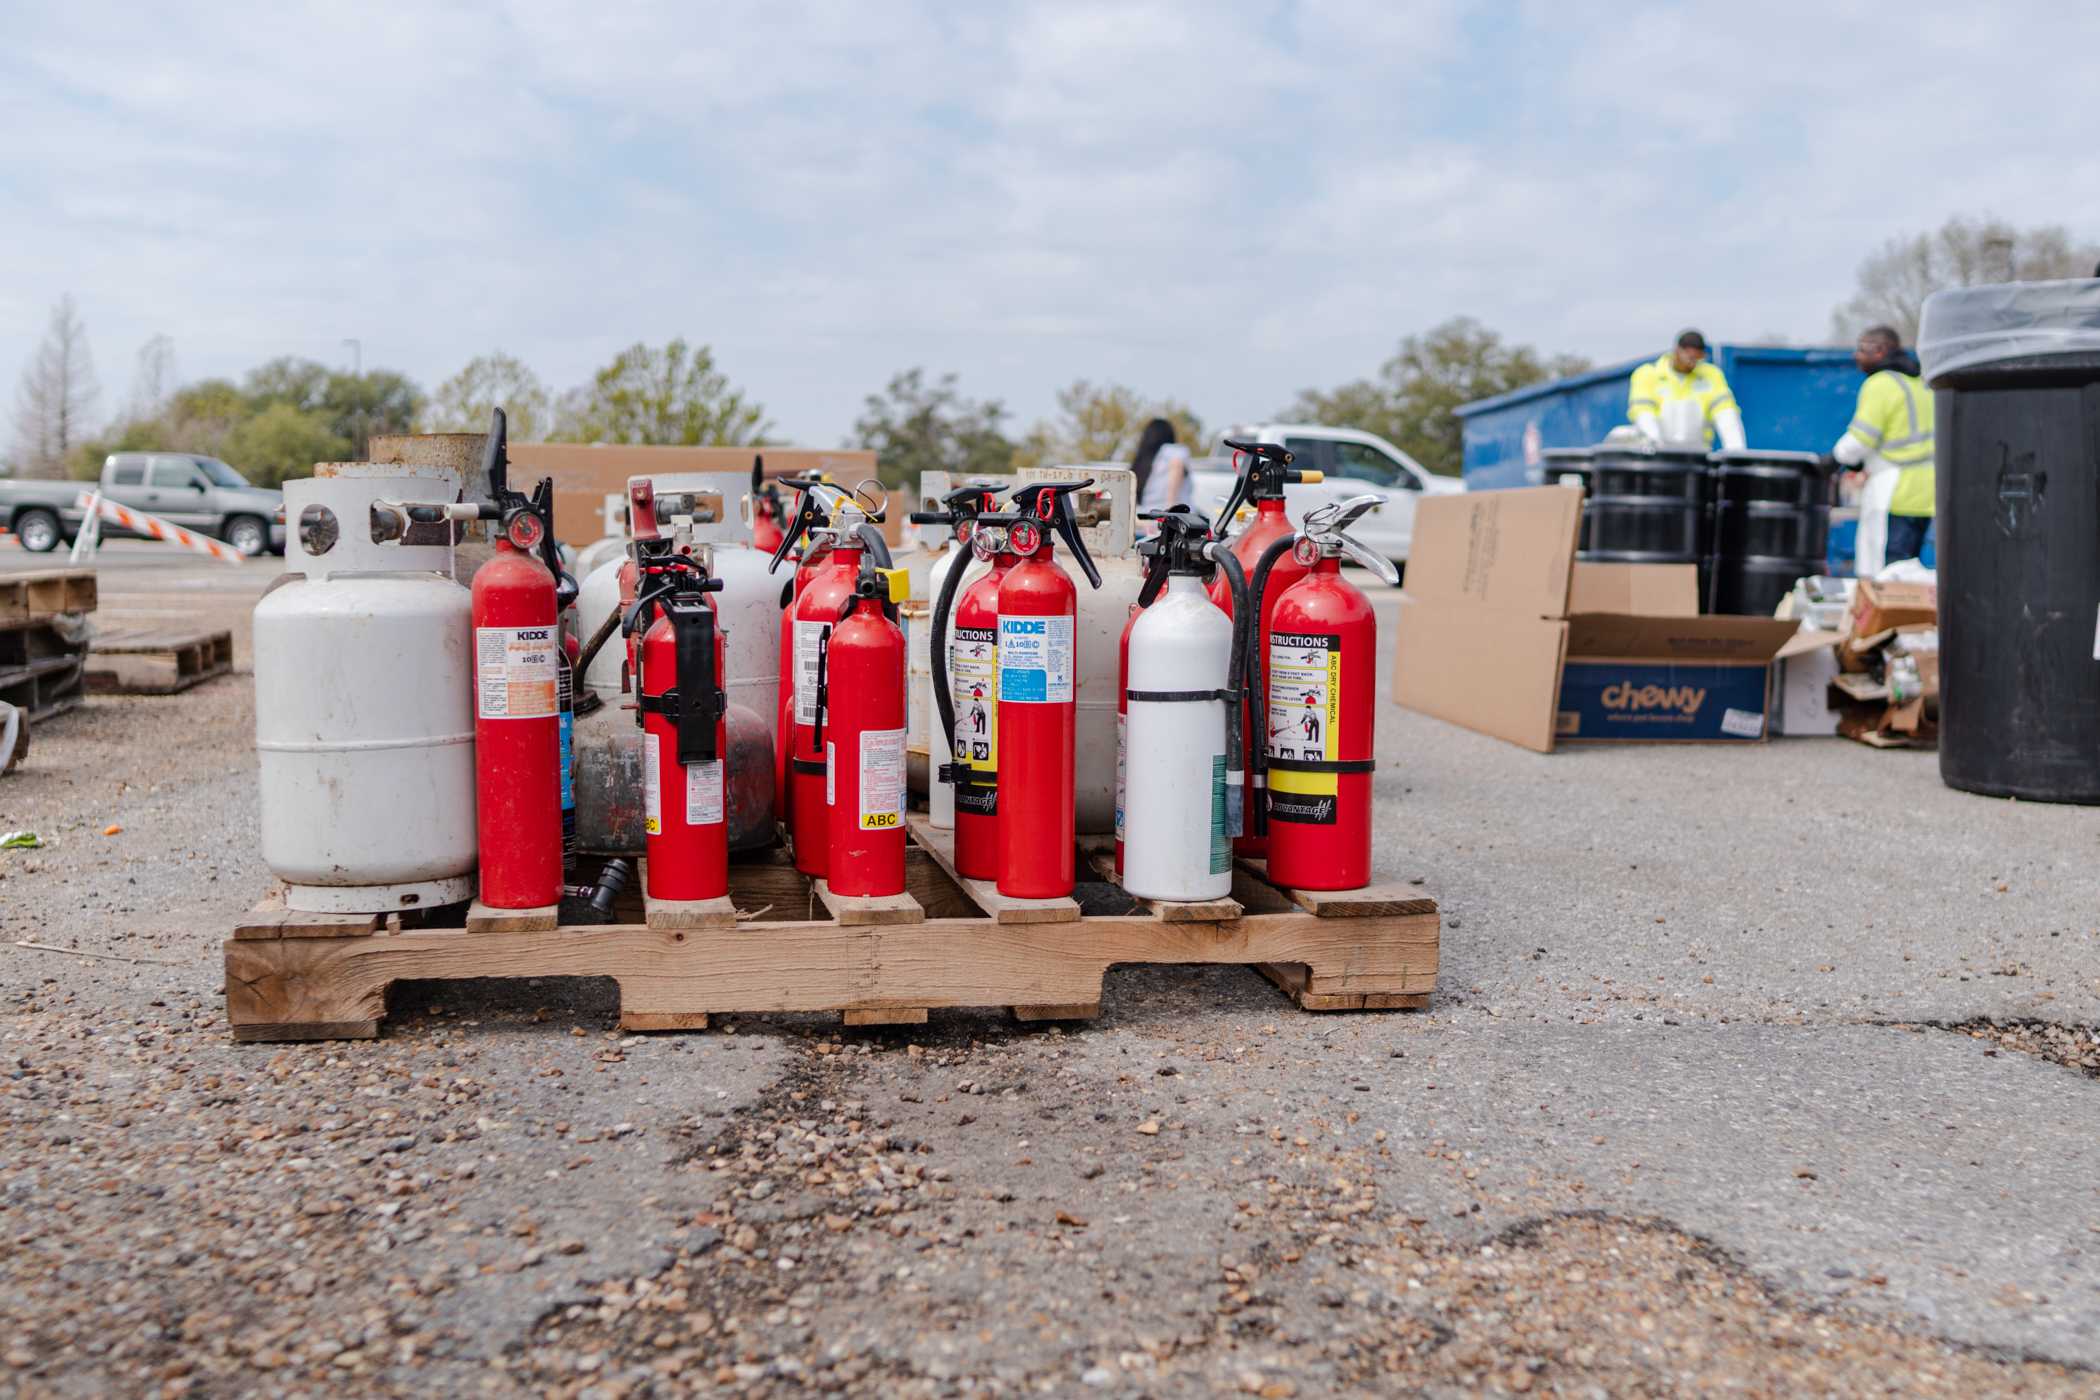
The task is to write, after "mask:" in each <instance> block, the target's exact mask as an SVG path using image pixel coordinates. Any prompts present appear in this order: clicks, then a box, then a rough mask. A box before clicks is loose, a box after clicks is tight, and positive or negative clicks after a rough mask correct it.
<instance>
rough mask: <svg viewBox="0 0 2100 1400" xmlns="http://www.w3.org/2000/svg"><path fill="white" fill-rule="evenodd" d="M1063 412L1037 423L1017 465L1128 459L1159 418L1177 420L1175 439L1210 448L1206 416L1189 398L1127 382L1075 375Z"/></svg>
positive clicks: (1063, 397) (1062, 395)
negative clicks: (1154, 395) (1159, 394)
mask: <svg viewBox="0 0 2100 1400" xmlns="http://www.w3.org/2000/svg"><path fill="white" fill-rule="evenodd" d="M1057 410H1058V416H1057V417H1056V418H1054V419H1050V420H1048V421H1042V422H1038V423H1036V424H1035V426H1033V427H1031V428H1030V429H1029V430H1028V433H1027V435H1026V436H1025V437H1023V438H1022V439H1021V442H1020V445H1019V446H1017V447H1016V448H1015V449H1014V456H1013V464H1014V465H1015V466H1016V467H1034V466H1048V465H1054V464H1057V463H1075V464H1076V463H1083V462H1127V461H1128V460H1129V459H1130V457H1131V454H1133V453H1134V452H1136V451H1137V440H1138V435H1139V434H1140V433H1142V432H1143V431H1144V429H1145V424H1146V423H1148V422H1150V421H1151V420H1152V419H1154V418H1164V419H1166V420H1167V421H1168V422H1170V423H1172V424H1173V425H1174V440H1175V441H1176V442H1181V443H1186V444H1187V445H1188V448H1189V450H1190V451H1191V452H1194V453H1197V454H1201V453H1202V452H1203V450H1204V442H1203V420H1202V419H1201V418H1199V417H1197V416H1196V411H1195V410H1194V409H1192V408H1190V407H1189V406H1188V405H1187V404H1185V403H1180V402H1177V401H1175V400H1172V399H1147V398H1145V397H1144V395H1142V394H1140V393H1138V392H1137V391H1136V390H1135V389H1131V388H1128V387H1126V386H1124V385H1121V384H1094V383H1091V382H1089V381H1087V380H1084V379H1080V380H1075V381H1074V382H1073V383H1071V384H1068V385H1066V386H1065V387H1064V388H1062V389H1060V390H1058V391H1057Z"/></svg>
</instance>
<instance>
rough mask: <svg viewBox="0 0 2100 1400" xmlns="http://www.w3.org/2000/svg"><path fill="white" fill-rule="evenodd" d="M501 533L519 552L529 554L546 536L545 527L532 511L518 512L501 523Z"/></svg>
mask: <svg viewBox="0 0 2100 1400" xmlns="http://www.w3.org/2000/svg"><path fill="white" fill-rule="evenodd" d="M503 533H504V535H505V536H506V537H508V538H509V540H510V542H511V543H512V544H513V545H515V546H517V548H518V549H519V551H520V552H522V553H526V554H530V553H531V552H532V551H533V550H535V549H538V548H539V547H540V541H541V540H543V539H545V538H546V536H547V527H546V526H545V525H544V524H543V523H541V521H540V518H539V516H538V515H537V514H535V513H534V512H532V511H529V510H527V511H518V512H516V513H515V514H513V515H512V516H511V518H510V519H509V520H506V521H505V522H504V523H503Z"/></svg>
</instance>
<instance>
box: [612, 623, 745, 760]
mask: <svg viewBox="0 0 2100 1400" xmlns="http://www.w3.org/2000/svg"><path fill="white" fill-rule="evenodd" d="M656 606H657V607H658V608H661V609H662V610H663V614H664V616H665V617H667V618H669V619H670V620H671V636H672V642H673V644H674V646H675V651H674V652H673V655H674V657H675V663H674V664H675V665H676V667H677V670H676V674H675V678H674V682H673V684H672V687H671V688H670V689H669V690H667V691H665V692H664V693H663V694H661V695H647V694H644V695H639V696H637V697H635V706H636V708H637V709H639V710H640V711H641V712H642V713H644V714H658V715H662V716H663V717H664V718H665V719H668V720H669V721H671V723H672V724H673V725H674V726H676V728H677V731H678V761H679V762H680V763H710V762H713V761H714V760H715V759H717V758H720V757H721V752H720V750H719V749H718V748H717V747H716V746H715V729H716V727H717V726H718V725H719V724H720V723H721V720H722V716H723V714H724V713H726V712H727V710H728V708H729V700H728V697H727V696H726V695H724V694H723V693H722V690H721V687H719V686H717V685H716V684H715V647H716V638H717V636H718V633H717V631H716V628H715V610H714V609H713V608H711V607H709V606H708V605H707V600H706V599H705V598H703V597H701V596H700V595H699V594H698V593H690V594H682V595H681V594H673V595H671V596H670V597H667V598H662V599H659V600H658V601H657V603H656Z"/></svg>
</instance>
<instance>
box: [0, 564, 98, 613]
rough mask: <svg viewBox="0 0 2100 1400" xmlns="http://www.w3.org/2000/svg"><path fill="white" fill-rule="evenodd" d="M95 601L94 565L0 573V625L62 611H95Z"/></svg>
mask: <svg viewBox="0 0 2100 1400" xmlns="http://www.w3.org/2000/svg"><path fill="white" fill-rule="evenodd" d="M95 602H96V587H95V571H94V570H93V569H39V570H37V571H36V572H34V573H26V574H5V575H0V627H14V626H19V625H21V624H23V623H28V622H39V621H43V620H45V619H47V618H52V617H56V616H58V615H59V614H60V613H91V612H93V611H94V610H95Z"/></svg>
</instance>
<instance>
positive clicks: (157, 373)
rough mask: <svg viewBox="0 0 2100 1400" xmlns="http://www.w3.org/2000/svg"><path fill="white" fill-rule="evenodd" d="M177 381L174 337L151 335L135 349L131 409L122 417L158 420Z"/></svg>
mask: <svg viewBox="0 0 2100 1400" xmlns="http://www.w3.org/2000/svg"><path fill="white" fill-rule="evenodd" d="M180 380H181V375H180V374H178V373H177V372H176V368H175V340H174V338H173V337H172V336H166V335H156V336H154V337H153V338H152V339H151V340H149V341H147V342H146V343H145V344H144V345H141V346H140V347H139V360H138V365H137V367H136V368H134V369H133V370H132V372H131V407H130V409H129V410H127V413H126V416H127V417H129V418H130V419H131V420H132V421H133V422H143V421H145V420H146V419H149V418H158V417H160V414H161V410H162V409H164V408H166V407H167V406H168V396H169V395H170V394H172V393H174V392H175V386H176V384H177V383H179V382H180Z"/></svg>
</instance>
